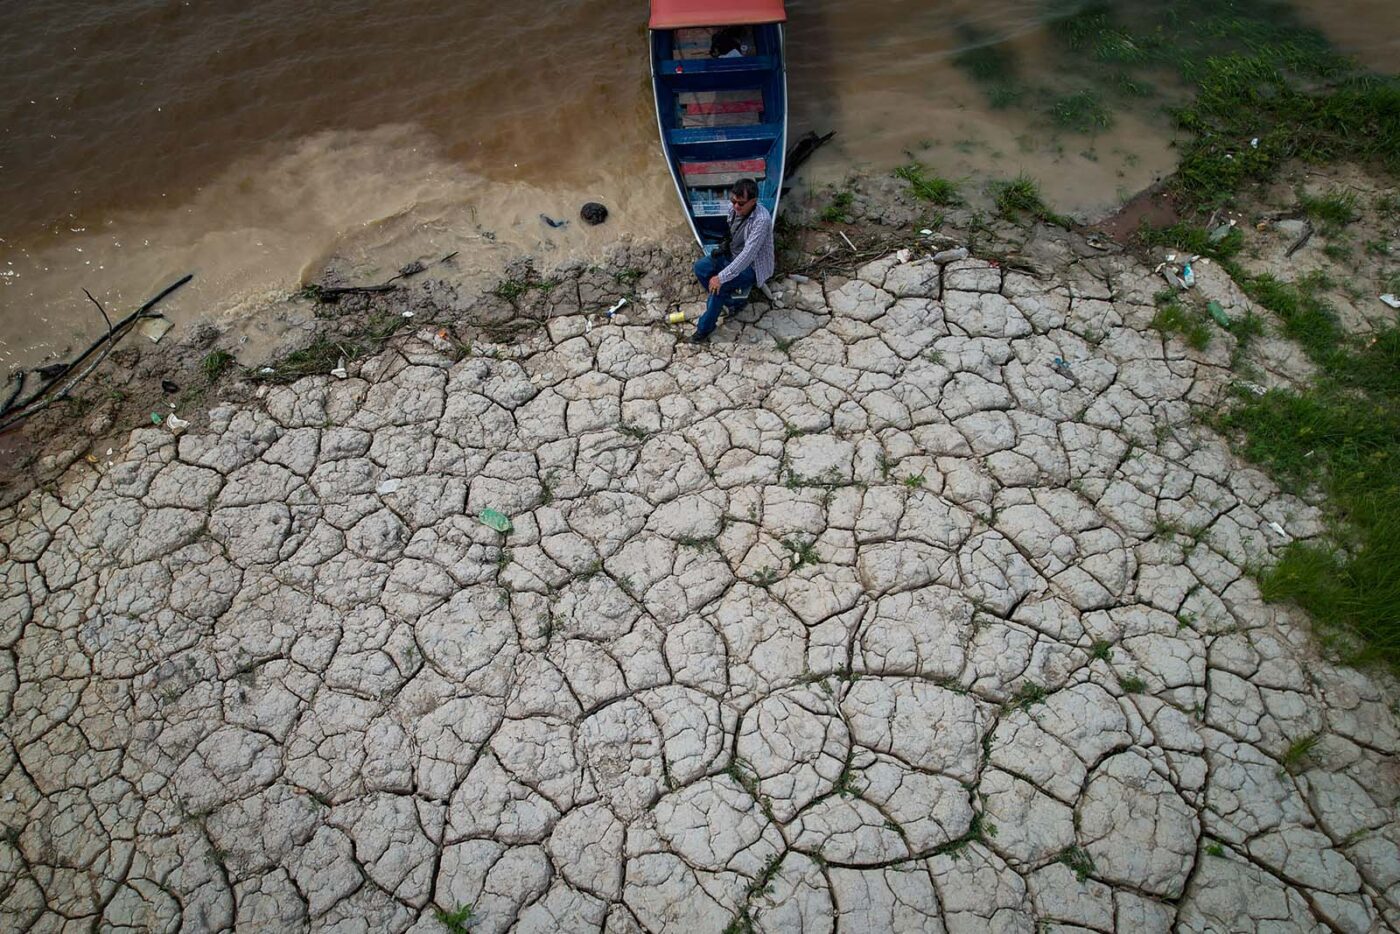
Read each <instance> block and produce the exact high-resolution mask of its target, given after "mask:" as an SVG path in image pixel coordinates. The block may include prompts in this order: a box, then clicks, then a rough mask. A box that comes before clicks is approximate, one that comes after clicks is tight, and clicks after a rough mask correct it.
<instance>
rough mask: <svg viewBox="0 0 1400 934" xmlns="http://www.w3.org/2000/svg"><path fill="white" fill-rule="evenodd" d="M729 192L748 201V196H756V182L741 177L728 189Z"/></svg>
mask: <svg viewBox="0 0 1400 934" xmlns="http://www.w3.org/2000/svg"><path fill="white" fill-rule="evenodd" d="M729 192H730V194H733V195H737V196H738V197H740V198H743V199H744V200H745V201H748V200H749V199H750V198H757V197H758V182H756V181H754V180H753V179H751V178H741V179H739V180H738V181H737V182H735V183H734V187H733V188H731V189H729Z"/></svg>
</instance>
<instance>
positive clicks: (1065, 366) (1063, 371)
mask: <svg viewBox="0 0 1400 934" xmlns="http://www.w3.org/2000/svg"><path fill="white" fill-rule="evenodd" d="M1051 366H1053V367H1054V368H1055V369H1056V370H1059V371H1060V375H1061V376H1063V377H1064V378H1065V379H1067V380H1069V381H1070V382H1071V383H1074V384H1075V385H1076V386H1078V385H1079V377H1077V376H1075V375H1074V374H1073V373H1071V372H1070V369H1069V361H1067V360H1066V359H1065V358H1064V357H1056V358H1055V359H1054V360H1053V361H1051Z"/></svg>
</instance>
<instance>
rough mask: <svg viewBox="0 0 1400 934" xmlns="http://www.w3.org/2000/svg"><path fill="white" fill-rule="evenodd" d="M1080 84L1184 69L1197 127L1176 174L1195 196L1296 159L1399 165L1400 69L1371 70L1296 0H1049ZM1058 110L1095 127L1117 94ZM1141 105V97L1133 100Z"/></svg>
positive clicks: (1058, 104) (1187, 126) (1226, 198)
mask: <svg viewBox="0 0 1400 934" xmlns="http://www.w3.org/2000/svg"><path fill="white" fill-rule="evenodd" d="M1047 5H1048V7H1049V11H1048V12H1049V17H1050V30H1051V34H1052V36H1053V37H1054V38H1055V39H1056V41H1057V42H1058V43H1059V44H1060V46H1061V47H1062V48H1063V49H1064V51H1065V53H1066V54H1065V60H1064V62H1063V68H1064V71H1065V72H1066V74H1067V75H1068V76H1069V77H1070V78H1071V80H1073V81H1074V84H1073V85H1072V87H1081V88H1082V87H1084V86H1085V82H1086V81H1087V82H1089V86H1091V87H1093V88H1094V89H1095V91H1099V92H1108V93H1111V94H1114V95H1116V96H1119V97H1122V98H1134V97H1145V96H1148V95H1150V94H1152V93H1153V92H1154V88H1153V84H1152V79H1153V78H1156V77H1158V76H1168V77H1170V78H1172V79H1174V83H1175V84H1177V85H1178V86H1179V87H1180V88H1181V89H1182V90H1183V91H1184V92H1185V93H1186V94H1188V95H1191V97H1190V98H1188V99H1181V97H1180V92H1177V97H1178V100H1177V102H1176V106H1175V107H1174V108H1173V109H1172V111H1171V113H1172V116H1173V119H1174V121H1175V123H1176V125H1177V126H1178V127H1179V128H1180V129H1182V130H1185V131H1186V132H1188V133H1189V134H1190V135H1191V139H1190V140H1189V141H1187V142H1186V143H1185V144H1184V146H1183V150H1182V159H1181V165H1180V169H1179V171H1178V172H1177V174H1176V176H1174V178H1173V181H1172V186H1173V188H1174V190H1175V193H1176V194H1177V195H1178V197H1179V198H1180V199H1181V200H1182V201H1183V203H1185V204H1186V205H1187V206H1188V207H1189V208H1191V209H1194V210H1202V211H1206V210H1210V209H1211V208H1214V207H1218V206H1221V205H1223V204H1227V203H1229V202H1230V201H1231V199H1232V198H1233V196H1234V194H1235V193H1236V192H1237V191H1238V190H1239V189H1240V187H1241V186H1242V185H1244V184H1246V183H1247V182H1251V181H1262V180H1267V179H1269V178H1272V176H1273V175H1274V173H1275V172H1276V171H1277V169H1278V168H1279V166H1280V165H1282V164H1283V163H1284V162H1285V161H1286V160H1288V159H1292V158H1300V159H1303V160H1307V161H1312V162H1325V161H1332V160H1335V159H1341V158H1347V159H1357V160H1362V161H1368V160H1374V161H1376V162H1378V163H1380V164H1382V165H1384V166H1386V167H1387V168H1388V169H1389V170H1390V171H1392V172H1395V171H1400V80H1397V79H1396V78H1394V77H1388V76H1378V75H1371V74H1366V73H1364V72H1362V70H1361V69H1360V68H1359V67H1358V66H1357V65H1356V63H1355V62H1353V61H1352V60H1350V59H1348V58H1347V57H1345V56H1343V55H1340V54H1338V53H1337V52H1336V51H1335V50H1334V49H1333V48H1332V47H1331V46H1330V45H1329V43H1328V41H1327V39H1326V37H1325V36H1324V35H1323V34H1322V33H1321V32H1320V31H1319V30H1317V29H1316V28H1314V27H1312V26H1311V25H1309V24H1307V23H1305V22H1304V21H1303V20H1302V19H1301V18H1300V17H1299V15H1298V14H1297V13H1296V12H1294V11H1293V10H1291V9H1290V8H1288V7H1286V6H1284V5H1282V4H1280V3H1277V2H1272V0H1179V2H1176V3H1170V4H1158V5H1155V6H1148V7H1143V6H1141V5H1138V4H1133V5H1131V6H1130V7H1129V6H1125V5H1122V4H1111V3H1108V2H1090V3H1087V4H1085V3H1082V2H1078V0H1047ZM1051 106H1052V116H1053V117H1054V118H1055V121H1056V122H1057V123H1059V124H1060V125H1062V126H1065V127H1068V128H1084V129H1086V130H1088V131H1092V130H1094V129H1096V128H1097V127H1098V126H1100V124H1101V121H1102V120H1103V119H1105V115H1106V114H1108V115H1109V116H1111V112H1110V111H1108V108H1107V105H1105V104H1104V103H1103V102H1102V101H1101V100H1097V99H1096V98H1095V97H1094V95H1092V94H1088V93H1087V92H1083V91H1080V92H1078V93H1076V94H1069V95H1067V96H1066V97H1062V98H1059V99H1057V100H1055V101H1054V102H1053V103H1052V105H1051ZM1131 106H1140V105H1137V104H1132V105H1131Z"/></svg>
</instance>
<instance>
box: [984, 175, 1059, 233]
mask: <svg viewBox="0 0 1400 934" xmlns="http://www.w3.org/2000/svg"><path fill="white" fill-rule="evenodd" d="M987 191H988V192H989V193H990V194H991V196H992V200H993V201H994V202H995V204H996V207H997V213H998V214H1000V215H1001V216H1002V217H1004V218H1006V219H1008V220H1014V219H1016V218H1018V217H1021V216H1023V215H1026V214H1029V215H1030V216H1031V217H1034V218H1036V219H1037V220H1043V221H1046V222H1048V223H1052V224H1061V225H1064V226H1069V224H1070V221H1069V220H1067V219H1066V218H1063V217H1061V216H1060V215H1058V214H1056V213H1055V212H1054V211H1051V210H1050V208H1049V207H1048V206H1047V205H1046V204H1045V200H1044V199H1043V198H1042V197H1041V196H1040V183H1039V182H1037V181H1036V180H1035V179H1033V178H1031V177H1030V176H1029V175H1027V174H1025V173H1024V172H1023V173H1021V174H1020V175H1017V176H1016V177H1015V178H1013V179H1009V180H1003V181H994V182H992V183H991V184H989V185H988V186H987Z"/></svg>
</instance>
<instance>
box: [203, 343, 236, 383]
mask: <svg viewBox="0 0 1400 934" xmlns="http://www.w3.org/2000/svg"><path fill="white" fill-rule="evenodd" d="M232 365H233V354H231V353H229V352H228V351H226V350H215V351H211V352H210V353H208V354H206V355H205V357H204V359H203V360H201V361H200V362H199V368H200V370H202V371H203V372H204V381H205V382H206V383H213V382H216V381H217V380H218V378H219V377H220V376H223V375H224V371H225V370H227V369H228V368H229V367H230V366H232Z"/></svg>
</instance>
